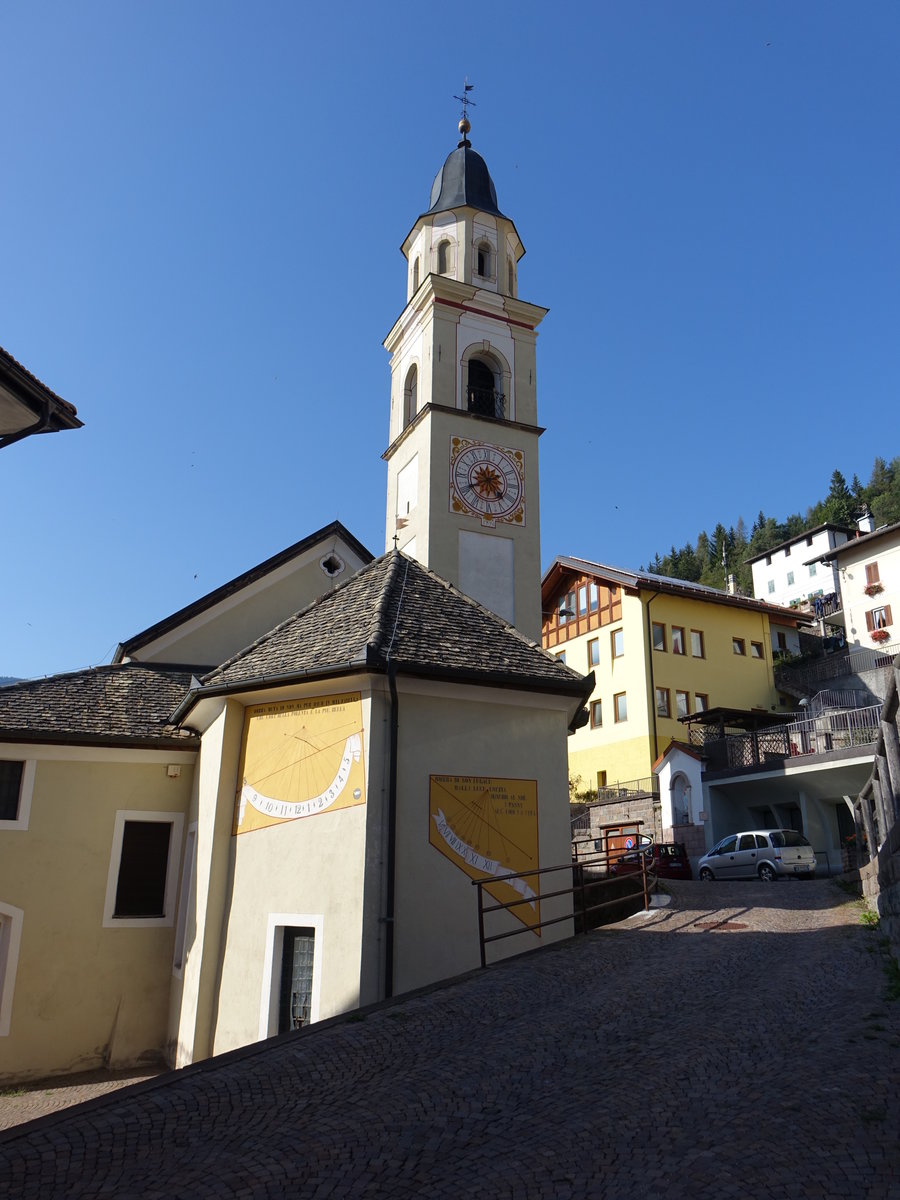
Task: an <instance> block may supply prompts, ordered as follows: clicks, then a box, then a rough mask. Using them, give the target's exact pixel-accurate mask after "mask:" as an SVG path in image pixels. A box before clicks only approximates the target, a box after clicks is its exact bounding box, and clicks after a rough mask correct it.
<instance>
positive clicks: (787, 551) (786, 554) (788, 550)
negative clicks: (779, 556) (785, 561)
mask: <svg viewBox="0 0 900 1200" xmlns="http://www.w3.org/2000/svg"><path fill="white" fill-rule="evenodd" d="M784 557H785V558H790V557H791V548H790V546H785V548H784Z"/></svg>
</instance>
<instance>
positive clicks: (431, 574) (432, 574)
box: [398, 550, 584, 679]
mask: <svg viewBox="0 0 900 1200" xmlns="http://www.w3.org/2000/svg"><path fill="white" fill-rule="evenodd" d="M398 553H400V554H401V555H403V557H404V558H407V555H405V554H403V551H402V550H401V551H398ZM408 561H409V562H412V563H414V564H415V566H416V567H418V568H419V570H420V571H421V572H422V574H423V575H426V576H428V578H429V579H432V580H434V582H435V583H437V584H439V585H440V586H441V587H443V588H445V589H446V590H447V591H449V592H453V594H454V595H455V596H458V597H459V599H460V600H463V601H465V603H466V604H468V605H470V606H471V607H472V608H477V609H478V611H479V612H482V613H484V615H485V616H487V617H491V618H492V619H493V620H495V621H499V622H500V623H501V624H502V625H503V626H504V627H505V629H506V632H507V633H511V634H512V635H513V636H514V637H516V638H517V639H518V640H519V641H520V642H524V643H525V645H526V646H528V647H529V648H530V649H532V650H540V652H541V654H543V655H544V656H545V657H547V658H550V659H552V660H553V661H554V662H555V663H559V659H558V658H557V657H556V655H555V654H551V652H550V651H549V650H547V649H545V648H544V647H543V646H542V645H541V643H540V642H535V641H534V640H533V639H532V638H530V637H529V636H528V635H527V634H526V633H523V632H522V630H521V629H519V628H518V627H517V626H515V625H513V623H512V622H511V621H507V619H506V617H501V616H500V614H499V613H496V612H494V610H493V609H492V608H488V607H487V605H486V604H482V603H481V601H480V600H476V599H475V597H474V596H469V595H468V594H467V593H466V592H464V591H462V590H461V589H460V588H458V587H457V586H456V584H454V583H451V582H450V580H449V579H444V577H443V576H442V575H438V574H437V572H436V571H432V569H431V568H430V567H426V566H424V565H423V564H422V563H420V562H419V561H418V559H415V558H410V559H408ZM559 665H561V666H563V667H565V669H566V670H567V671H569V672H570V673H571V674H572V675H574V676H576V677H577V678H578V679H583V678H584V676H583V675H582V674H581V672H580V671H576V670H575V669H574V668H573V667H570V666H569V665H568V664H567V663H559Z"/></svg>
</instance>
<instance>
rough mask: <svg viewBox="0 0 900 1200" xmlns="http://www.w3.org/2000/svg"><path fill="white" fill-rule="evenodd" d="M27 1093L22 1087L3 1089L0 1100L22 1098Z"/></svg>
mask: <svg viewBox="0 0 900 1200" xmlns="http://www.w3.org/2000/svg"><path fill="white" fill-rule="evenodd" d="M27 1091H28V1089H27V1088H23V1087H11V1088H4V1090H3V1091H2V1092H0V1100H9V1099H12V1097H14V1096H24V1095H25V1093H26V1092H27Z"/></svg>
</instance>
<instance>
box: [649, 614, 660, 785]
mask: <svg viewBox="0 0 900 1200" xmlns="http://www.w3.org/2000/svg"><path fill="white" fill-rule="evenodd" d="M657 596H659V592H654V593H653V595H652V596H651V597H650V599H649V600H648V601H647V650H648V653H649V656H650V712H651V713H652V714H653V759H652V761H651V764H650V765H651V768H652V766H653V763H655V762H656V760H657V759H658V758H659V733H658V731H657V728H656V683H655V681H654V678H653V626H652V625H651V622H650V605H651V604H652V603H653V601H654V600H655V599H656V598H657Z"/></svg>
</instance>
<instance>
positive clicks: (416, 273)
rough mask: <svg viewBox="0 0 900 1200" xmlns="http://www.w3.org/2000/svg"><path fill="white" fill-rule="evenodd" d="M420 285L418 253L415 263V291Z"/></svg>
mask: <svg viewBox="0 0 900 1200" xmlns="http://www.w3.org/2000/svg"><path fill="white" fill-rule="evenodd" d="M418 287H419V256H418V254H417V255H416V261H415V262H414V263H413V291H414V292H415V291H417V290H418Z"/></svg>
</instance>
